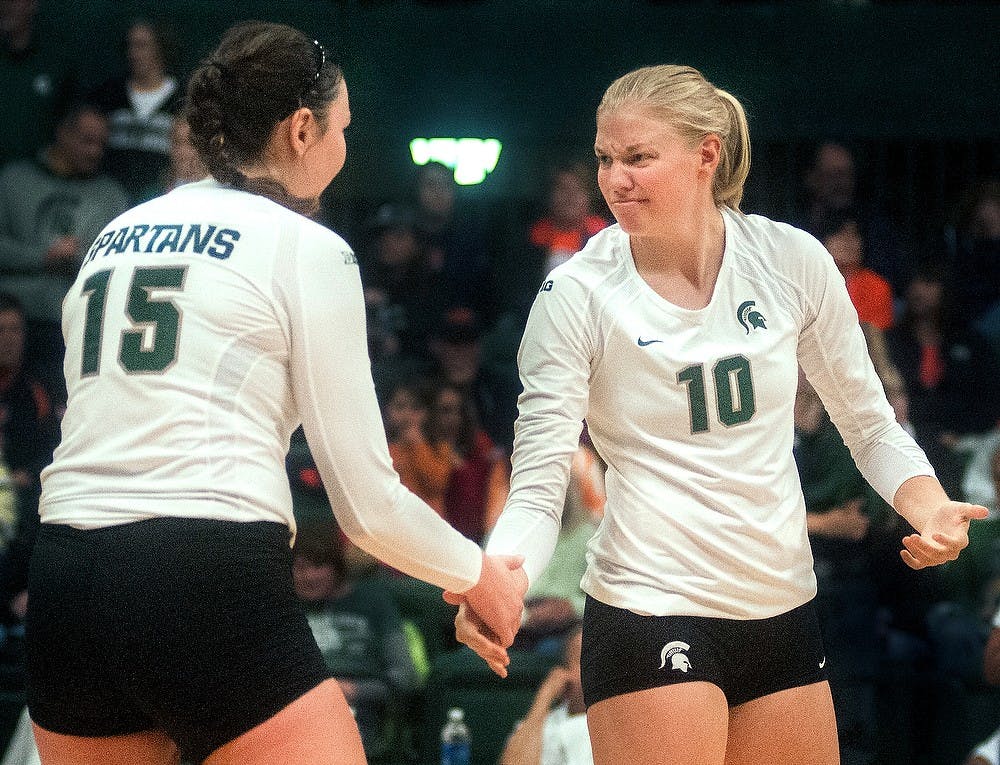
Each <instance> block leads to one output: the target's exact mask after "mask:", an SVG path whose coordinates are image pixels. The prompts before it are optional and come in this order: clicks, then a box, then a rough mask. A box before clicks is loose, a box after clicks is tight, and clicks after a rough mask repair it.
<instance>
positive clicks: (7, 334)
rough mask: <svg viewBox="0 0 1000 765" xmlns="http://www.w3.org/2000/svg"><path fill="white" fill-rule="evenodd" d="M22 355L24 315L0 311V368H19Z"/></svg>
mask: <svg viewBox="0 0 1000 765" xmlns="http://www.w3.org/2000/svg"><path fill="white" fill-rule="evenodd" d="M23 356H24V317H23V316H22V315H21V313H20V312H19V311H13V310H7V311H0V369H19V368H20V366H21V360H22V358H23Z"/></svg>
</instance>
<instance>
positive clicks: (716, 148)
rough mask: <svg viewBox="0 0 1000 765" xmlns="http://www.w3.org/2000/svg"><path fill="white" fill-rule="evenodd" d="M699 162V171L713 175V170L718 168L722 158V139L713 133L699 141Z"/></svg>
mask: <svg viewBox="0 0 1000 765" xmlns="http://www.w3.org/2000/svg"><path fill="white" fill-rule="evenodd" d="M698 151H699V154H700V160H701V165H700V166H701V169H702V170H705V171H707V172H708V173H709V174H714V173H715V168H716V167H718V166H719V160H720V159H721V157H722V139H721V138H719V136H717V135H716V134H715V133H709V134H708V135H706V136H705V137H704V138H702V139H701V144H699V146H698Z"/></svg>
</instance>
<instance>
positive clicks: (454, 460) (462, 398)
mask: <svg viewBox="0 0 1000 765" xmlns="http://www.w3.org/2000/svg"><path fill="white" fill-rule="evenodd" d="M427 439H428V441H430V442H431V443H432V444H435V446H436V448H442V447H443V448H447V449H448V451H449V456H450V459H451V473H450V475H449V477H448V485H447V489H446V490H445V495H444V518H445V520H447V521H448V523H450V524H451V525H452V526H453V527H454V528H456V529H458V530H459V531H460V532H462V533H463V534H464V535H465V536H467V537H468V538H469V539H472V540H473V541H475V542H482V540H483V537H484V536H485V535H486V531H487V523H488V505H489V503H488V499H489V494H490V486H491V484H492V483H494V482H496V481H502V480H506V476H507V475H508V474H509V470H508V469H507V462H506V457H505V455H504V454H503V452H502V450H500V449H498V448H497V447H496V445H495V444H494V443H493V441H492V440H491V439H490V437H489V436H488V435H487V434H486V432H485V431H484V430H482V428H480V427H479V423H478V418H477V416H476V411H475V405H474V404H473V402H472V401H471V400H470V399H469V397H468V393H467V389H466V388H464V387H460V386H458V385H456V384H454V383H449V382H442V384H441V385H440V386H439V387H438V388H437V391H436V393H435V396H434V401H433V402H432V404H431V408H430V416H429V418H428V421H427Z"/></svg>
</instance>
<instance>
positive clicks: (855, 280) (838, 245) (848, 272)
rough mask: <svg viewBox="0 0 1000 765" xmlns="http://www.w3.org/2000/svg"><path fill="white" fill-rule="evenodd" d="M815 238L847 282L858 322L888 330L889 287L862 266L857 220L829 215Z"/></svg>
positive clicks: (875, 274) (862, 259)
mask: <svg viewBox="0 0 1000 765" xmlns="http://www.w3.org/2000/svg"><path fill="white" fill-rule="evenodd" d="M817 238H818V239H819V240H820V241H821V242H822V243H823V246H824V247H826V249H827V250H829V252H830V255H832V256H833V262H834V263H836V264H837V270H838V271H840V273H841V274H843V276H844V281H845V282H847V294H848V295H850V297H851V302H852V303H853V304H854V309H855V310H856V311H857V312H858V321H860V322H861V323H862V324H871V325H873V326H875V327H877V328H878V329H880V330H882V331H883V332H884V331H885V330H887V329H889V327H891V326H892V323H893V315H892V314H893V302H892V287H890V286H889V282H887V281H886V280H885V279H883V278H882V277H881V276H879V275H878V274H877V273H875V272H874V271H872V270H871V269H870V268H867V267H866V266H865V261H864V240H863V239H862V238H861V226H860V224H859V223H858V221H857V219H856V218H855V217H854V216H853V215H850V214H841V213H837V214H832V215H831V216H829V218H828V219H827V221H826V223H825V224H824V226H823V228H821V229H819V231H818V232H817Z"/></svg>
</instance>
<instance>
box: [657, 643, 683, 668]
mask: <svg viewBox="0 0 1000 765" xmlns="http://www.w3.org/2000/svg"><path fill="white" fill-rule="evenodd" d="M690 650H691V646H689V645H688V644H687V643H685V642H683V641H681V640H674V641H671V642H670V643H667V644H666V645H665V646H663V650H662V651H660V669H663V668H664V667H665V666H667V659H670V669H679V670H680V671H681V672H687V671H688V670H689V669H691V660H690V659H688V657H687V655H686V654H685V653H683V652H684V651H690Z"/></svg>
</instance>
